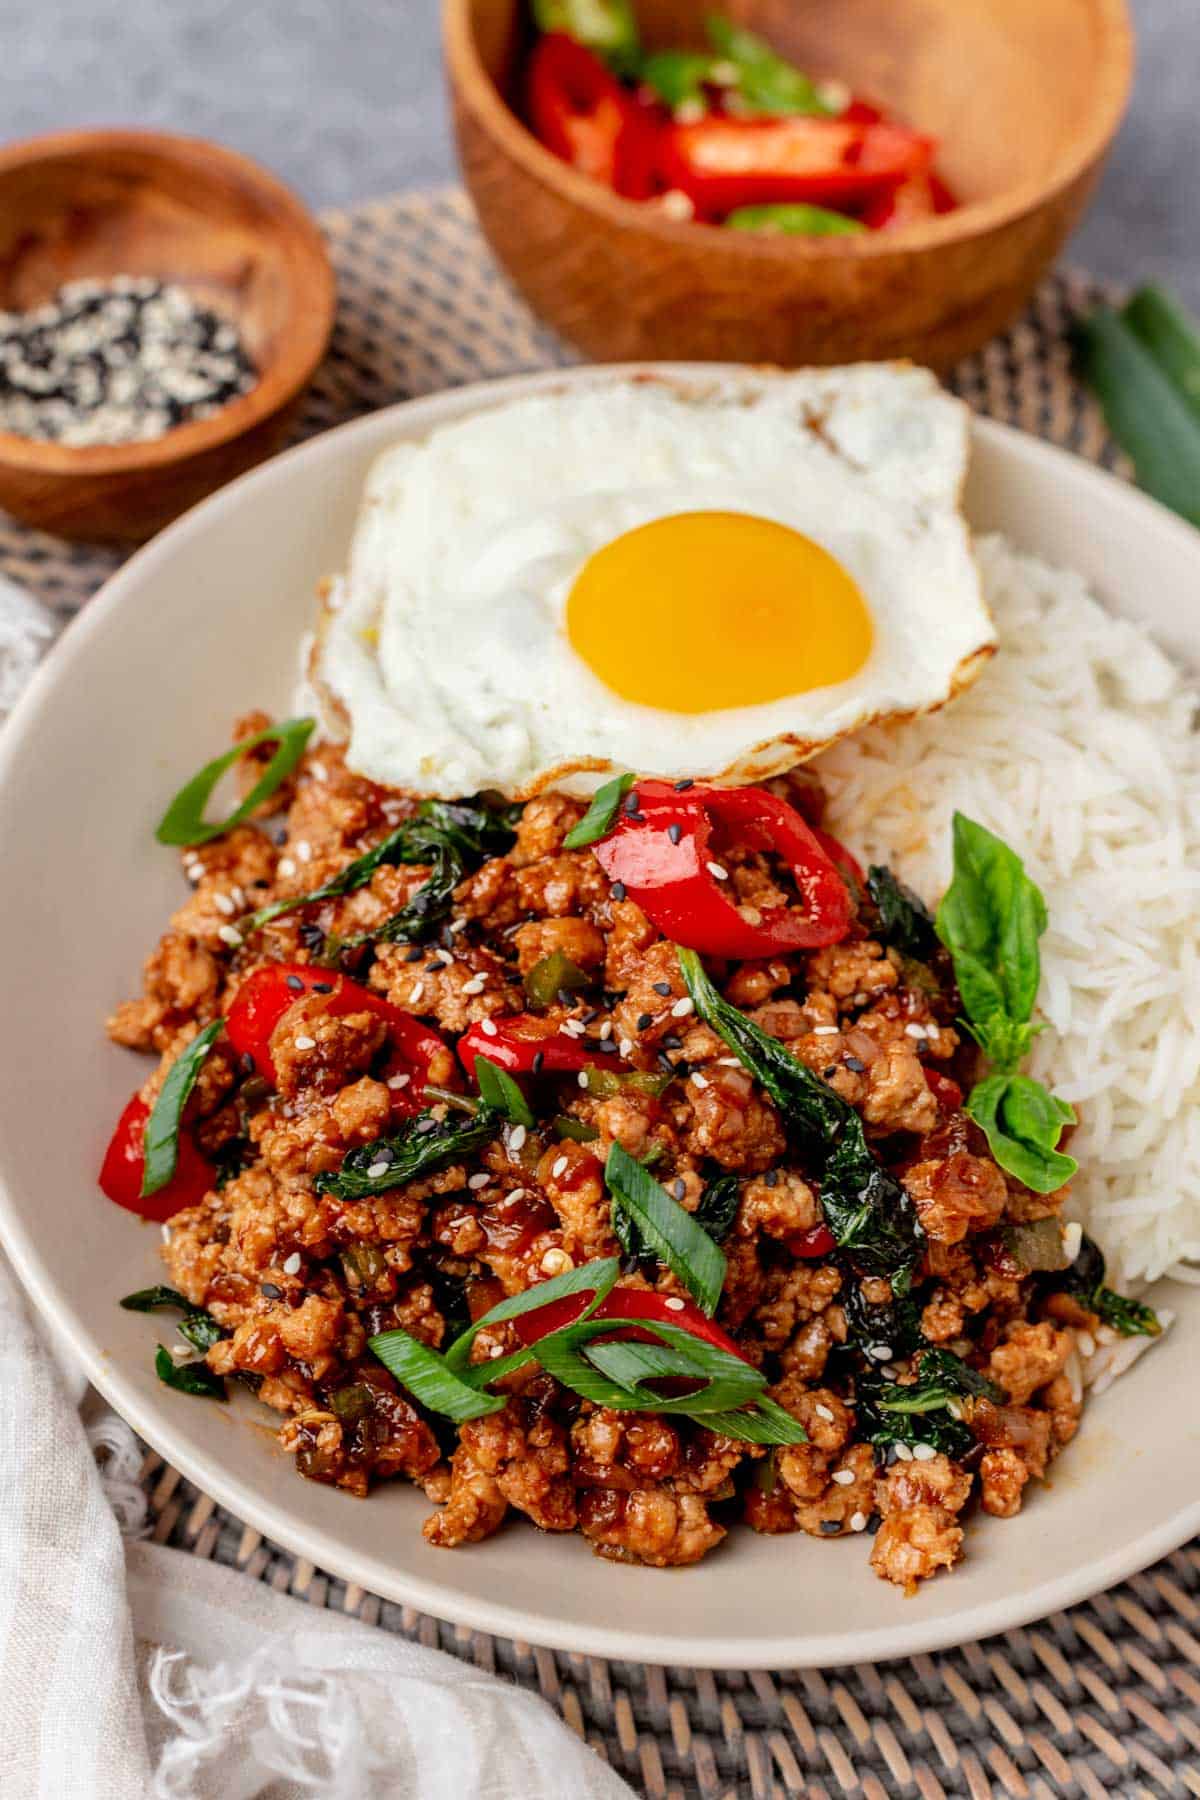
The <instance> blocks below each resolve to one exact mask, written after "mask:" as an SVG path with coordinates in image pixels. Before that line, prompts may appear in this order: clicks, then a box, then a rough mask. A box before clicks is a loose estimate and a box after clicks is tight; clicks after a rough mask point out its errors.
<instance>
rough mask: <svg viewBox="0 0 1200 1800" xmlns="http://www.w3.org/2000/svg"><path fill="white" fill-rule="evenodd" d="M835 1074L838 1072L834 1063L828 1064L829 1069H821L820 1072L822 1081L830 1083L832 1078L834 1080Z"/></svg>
mask: <svg viewBox="0 0 1200 1800" xmlns="http://www.w3.org/2000/svg"><path fill="white" fill-rule="evenodd" d="M837 1072H838V1066H837V1064H836V1063H830V1065H829V1067H828V1068H827V1069H822V1070H821V1075H822V1077H823V1078H824V1080H826V1081H832V1080H833V1078H834V1076H835V1075H836V1074H837Z"/></svg>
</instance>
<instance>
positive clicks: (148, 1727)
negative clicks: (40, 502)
mask: <svg viewBox="0 0 1200 1800" xmlns="http://www.w3.org/2000/svg"><path fill="white" fill-rule="evenodd" d="M56 629H57V623H56V621H55V620H54V619H53V617H52V616H51V615H50V614H49V613H48V612H47V611H46V610H45V608H43V607H41V606H40V605H39V604H38V603H37V602H36V601H34V600H32V599H31V598H30V597H29V596H28V595H27V594H24V593H22V591H21V590H20V589H18V588H14V587H13V586H12V584H11V583H8V582H6V581H5V580H4V579H3V577H0V717H3V716H4V714H5V713H7V711H8V710H9V708H10V707H11V706H12V704H13V701H14V700H15V698H16V695H17V693H18V692H19V690H20V688H21V687H23V686H24V684H25V682H26V681H27V680H28V678H29V676H30V674H31V673H32V672H33V669H34V667H35V666H36V664H37V662H38V660H39V658H40V656H41V655H42V653H43V651H44V650H45V648H46V647H47V646H48V645H49V644H50V643H51V642H52V641H53V638H54V635H55V632H56ZM61 1357H62V1353H61V1351H60V1358H61ZM62 1360H64V1362H65V1367H63V1368H60V1367H59V1363H58V1362H57V1361H56V1360H55V1358H54V1357H53V1356H51V1355H50V1354H48V1351H47V1346H46V1344H45V1342H44V1341H43V1339H42V1337H41V1335H40V1334H39V1332H38V1331H37V1330H36V1329H35V1327H34V1324H33V1322H32V1319H31V1317H30V1314H29V1312H28V1310H27V1308H26V1305H25V1301H24V1297H23V1295H22V1294H21V1292H20V1290H19V1288H18V1285H17V1283H16V1280H15V1279H14V1277H13V1274H12V1271H11V1270H10V1268H9V1267H8V1264H7V1262H6V1261H5V1259H4V1257H3V1254H2V1253H0V1796H3V1797H4V1800H134V1797H135V1796H142V1795H153V1796H155V1797H156V1800H254V1797H255V1796H263V1800H267V1797H268V1796H269V1800H301V1797H302V1796H311V1795H313V1794H320V1795H326V1796H333V1797H335V1800H563V1797H564V1796H569V1797H570V1800H631V1790H630V1789H629V1788H628V1787H627V1786H626V1785H625V1783H624V1782H623V1781H622V1780H620V1778H619V1777H618V1776H616V1775H614V1774H613V1772H612V1771H611V1769H609V1768H608V1766H607V1765H606V1764H605V1763H604V1762H603V1761H602V1760H601V1759H600V1757H598V1756H597V1755H595V1753H594V1752H593V1751H591V1750H590V1749H588V1748H587V1746H586V1745H585V1744H584V1743H583V1742H582V1741H581V1740H580V1739H579V1738H578V1737H576V1736H575V1735H574V1734H573V1733H572V1732H571V1731H569V1730H568V1729H567V1727H566V1726H565V1725H563V1724H562V1722H561V1721H560V1720H559V1719H558V1718H557V1717H556V1716H555V1714H554V1713H553V1712H552V1711H551V1709H550V1708H549V1706H547V1705H546V1704H545V1702H544V1701H542V1700H540V1699H539V1698H538V1697H537V1696H536V1695H534V1694H530V1693H527V1692H526V1691H525V1690H523V1689H521V1688H518V1687H516V1686H514V1685H513V1684H511V1683H509V1682H506V1681H503V1680H501V1679H499V1678H498V1677H496V1676H494V1675H488V1674H486V1673H485V1672H483V1671H481V1670H478V1669H476V1668H474V1667H473V1666H471V1665H470V1664H468V1663H464V1662H459V1661H457V1660H456V1659H455V1658H454V1657H451V1656H444V1655H443V1654H442V1653H441V1652H440V1651H436V1650H426V1649H423V1648H421V1647H420V1646H419V1645H414V1644H410V1643H409V1642H408V1641H407V1639H405V1638H402V1637H398V1636H396V1635H394V1634H392V1633H390V1632H385V1631H381V1630H378V1629H376V1628H374V1627H372V1626H367V1625H362V1624H359V1623H358V1622H357V1621H355V1620H352V1619H346V1618H342V1617H339V1616H338V1615H337V1614H335V1613H331V1612H328V1611H324V1610H319V1609H318V1608H316V1607H312V1606H307V1605H305V1604H304V1603H302V1602H301V1601H298V1600H293V1599H289V1598H286V1597H285V1596H283V1595H280V1594H277V1593H275V1592H273V1591H272V1590H270V1589H269V1588H267V1587H265V1586H264V1585H263V1584H262V1583H261V1582H257V1581H254V1580H252V1579H251V1578H250V1577H249V1576H247V1575H242V1574H240V1573H238V1572H237V1571H235V1570H232V1569H225V1568H220V1567H217V1566H215V1565H214V1564H212V1563H210V1562H207V1561H205V1560H203V1559H201V1558H200V1557H195V1556H188V1555H185V1554H184V1553H182V1552H180V1551H177V1550H169V1549H165V1548H162V1547H160V1546H158V1545H152V1544H147V1543H144V1542H140V1541H138V1536H139V1533H144V1531H145V1512H146V1502H145V1496H144V1495H143V1493H142V1490H141V1489H140V1487H139V1486H138V1485H137V1479H136V1478H137V1471H138V1465H139V1462H140V1453H139V1450H138V1447H137V1444H136V1441H135V1440H134V1437H133V1433H132V1432H131V1431H130V1430H129V1427H128V1426H127V1425H125V1424H123V1423H122V1421H121V1420H119V1419H118V1418H117V1417H116V1415H115V1414H113V1413H112V1412H108V1411H106V1410H105V1409H104V1408H103V1405H102V1403H100V1402H98V1401H97V1399H96V1397H95V1396H92V1397H91V1401H90V1403H89V1405H88V1407H87V1410H88V1411H89V1414H90V1415H92V1422H91V1423H90V1424H89V1425H88V1426H87V1427H86V1428H85V1425H84V1422H83V1419H82V1418H81V1416H80V1411H79V1407H78V1404H77V1403H78V1401H79V1399H80V1395H81V1393H82V1390H83V1388H84V1386H85V1383H84V1381H83V1379H82V1375H81V1374H79V1373H78V1372H77V1371H75V1370H73V1369H72V1367H71V1366H70V1358H69V1355H68V1356H67V1357H66V1358H65V1359H62ZM180 1404H182V1405H189V1404H193V1402H189V1401H187V1400H184V1401H181V1402H180ZM97 1454H99V1456H100V1458H101V1461H102V1467H103V1475H104V1479H103V1481H102V1479H101V1471H100V1470H99V1469H98V1468H97V1462H96V1456H97ZM282 1478H283V1479H287V1480H292V1479H295V1478H294V1477H293V1476H292V1475H291V1474H290V1473H287V1474H285V1475H284V1476H283V1477H282ZM350 1504H352V1502H350V1501H349V1500H348V1501H347V1505H350ZM123 1532H124V1534H125V1536H124V1539H123V1536H122V1533H123ZM530 1549H531V1553H532V1554H534V1555H536V1543H534V1542H533V1541H532V1540H531V1544H530ZM580 1553H581V1554H584V1553H585V1552H583V1550H582V1549H581V1552H580ZM463 1554H465V1555H470V1551H465V1552H463Z"/></svg>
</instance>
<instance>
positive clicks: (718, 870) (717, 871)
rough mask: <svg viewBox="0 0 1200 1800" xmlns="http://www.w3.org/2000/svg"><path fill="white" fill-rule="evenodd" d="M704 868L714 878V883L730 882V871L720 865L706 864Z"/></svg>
mask: <svg viewBox="0 0 1200 1800" xmlns="http://www.w3.org/2000/svg"><path fill="white" fill-rule="evenodd" d="M704 866H705V868H706V869H707V870H708V872H709V874H710V875H711V876H712V878H713V880H714V881H728V880H729V870H728V869H725V868H722V866H721V864H720V863H718V862H706V863H705V865H704Z"/></svg>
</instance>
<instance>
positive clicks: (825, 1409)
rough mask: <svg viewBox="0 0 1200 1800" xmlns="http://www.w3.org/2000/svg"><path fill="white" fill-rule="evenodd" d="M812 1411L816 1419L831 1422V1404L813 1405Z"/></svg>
mask: <svg viewBox="0 0 1200 1800" xmlns="http://www.w3.org/2000/svg"><path fill="white" fill-rule="evenodd" d="M813 1411H814V1412H815V1413H816V1415H817V1417H818V1419H826V1420H827V1421H828V1422H829V1424H831V1425H832V1424H833V1408H832V1407H831V1406H814V1408H813Z"/></svg>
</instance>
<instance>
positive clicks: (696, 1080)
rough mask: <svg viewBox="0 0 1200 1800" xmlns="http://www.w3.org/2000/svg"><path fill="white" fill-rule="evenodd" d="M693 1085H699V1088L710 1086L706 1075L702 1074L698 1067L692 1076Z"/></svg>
mask: <svg viewBox="0 0 1200 1800" xmlns="http://www.w3.org/2000/svg"><path fill="white" fill-rule="evenodd" d="M692 1086H693V1087H698V1088H706V1087H707V1086H708V1082H707V1081H706V1080H705V1078H704V1076H703V1075H701V1073H700V1071H699V1070H698V1069H697V1070H696V1072H695V1074H694V1075H693V1076H692Z"/></svg>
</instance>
